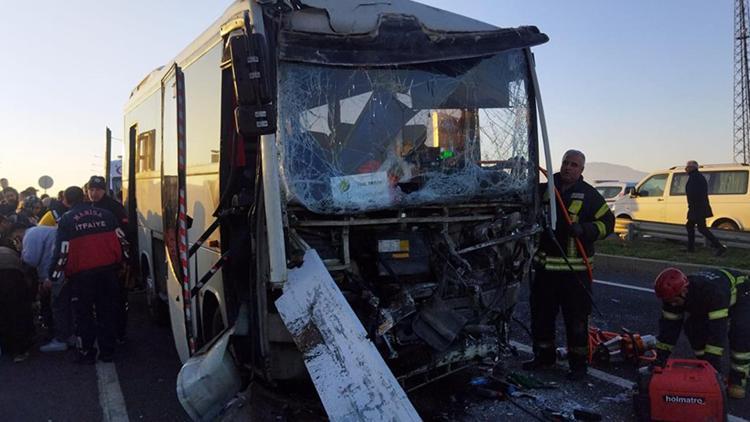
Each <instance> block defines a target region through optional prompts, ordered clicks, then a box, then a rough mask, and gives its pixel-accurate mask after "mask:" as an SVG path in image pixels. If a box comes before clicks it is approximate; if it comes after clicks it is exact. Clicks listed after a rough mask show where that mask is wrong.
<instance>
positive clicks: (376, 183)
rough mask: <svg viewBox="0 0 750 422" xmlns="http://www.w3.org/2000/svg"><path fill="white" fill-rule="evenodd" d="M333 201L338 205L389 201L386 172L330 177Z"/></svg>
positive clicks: (362, 204) (386, 202) (365, 205)
mask: <svg viewBox="0 0 750 422" xmlns="http://www.w3.org/2000/svg"><path fill="white" fill-rule="evenodd" d="M331 192H332V193H333V202H334V203H335V204H336V205H337V206H339V207H367V206H368V205H372V204H379V205H380V204H388V203H390V202H391V189H390V184H389V183H388V173H386V172H384V171H379V172H376V173H364V174H354V175H351V176H340V177H331Z"/></svg>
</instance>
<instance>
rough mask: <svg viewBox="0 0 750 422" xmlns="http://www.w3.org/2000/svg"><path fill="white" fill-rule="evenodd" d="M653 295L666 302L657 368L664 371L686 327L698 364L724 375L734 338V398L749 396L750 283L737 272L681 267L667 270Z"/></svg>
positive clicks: (731, 378) (731, 375) (731, 386)
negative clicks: (724, 363) (726, 353)
mask: <svg viewBox="0 0 750 422" xmlns="http://www.w3.org/2000/svg"><path fill="white" fill-rule="evenodd" d="M654 292H655V293H656V296H657V297H658V298H659V299H661V300H662V301H663V306H662V315H661V319H660V320H659V335H658V337H657V339H658V342H657V344H656V348H657V360H656V364H657V365H659V366H663V365H664V363H665V362H666V360H667V358H668V357H669V355H670V353H671V352H672V348H674V346H675V344H676V343H677V339H678V338H679V336H680V332H681V331H682V328H683V326H684V327H685V334H686V335H687V338H688V340H689V341H690V345H691V346H692V347H693V350H694V351H695V355H696V357H697V358H698V359H704V360H706V361H708V362H709V363H710V364H711V365H713V367H714V368H715V369H716V370H717V371H721V358H722V356H723V355H724V346H725V344H726V341H727V338H729V347H730V349H731V350H730V355H729V360H730V362H731V370H730V371H729V390H728V394H729V397H732V398H736V399H741V398H744V397H745V395H746V394H747V392H746V388H747V376H748V372H750V337H748V333H750V280H749V279H748V277H747V276H746V275H743V274H740V273H738V272H736V271H729V270H720V269H715V270H714V269H712V270H706V271H701V272H699V273H696V274H690V275H687V276H686V275H685V274H684V273H683V272H682V271H680V270H678V269H677V268H667V269H666V270H664V271H662V272H661V273H660V274H659V275H658V276H657V277H656V281H655V282H654Z"/></svg>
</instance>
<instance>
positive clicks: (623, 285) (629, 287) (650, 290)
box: [594, 280, 654, 293]
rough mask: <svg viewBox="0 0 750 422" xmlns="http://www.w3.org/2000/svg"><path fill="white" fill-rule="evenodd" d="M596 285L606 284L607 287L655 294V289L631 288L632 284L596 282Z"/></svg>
mask: <svg viewBox="0 0 750 422" xmlns="http://www.w3.org/2000/svg"><path fill="white" fill-rule="evenodd" d="M594 283H597V284H604V285H607V286H614V287H622V288H624V289H631V290H638V291H640V292H649V293H653V292H654V289H649V288H647V287H638V286H631V285H630V284H621V283H614V282H612V281H604V280H594Z"/></svg>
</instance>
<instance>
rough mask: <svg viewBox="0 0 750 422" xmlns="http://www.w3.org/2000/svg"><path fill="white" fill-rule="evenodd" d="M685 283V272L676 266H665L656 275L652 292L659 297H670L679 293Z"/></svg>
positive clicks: (686, 283) (685, 285)
mask: <svg viewBox="0 0 750 422" xmlns="http://www.w3.org/2000/svg"><path fill="white" fill-rule="evenodd" d="M687 285H688V279H687V276H686V275H685V273H683V272H682V271H680V270H678V269H677V268H667V269H665V270H664V271H662V272H660V273H659V275H658V276H656V280H655V281H654V292H655V293H656V297H658V298H659V299H662V300H664V299H672V298H674V297H677V296H679V295H681V294H682V292H683V290H684V289H685V287H687Z"/></svg>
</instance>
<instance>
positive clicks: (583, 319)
mask: <svg viewBox="0 0 750 422" xmlns="http://www.w3.org/2000/svg"><path fill="white" fill-rule="evenodd" d="M585 163H586V157H585V156H584V155H583V153H582V152H580V151H576V150H570V151H567V152H566V153H565V155H564V156H563V161H562V166H561V167H560V172H559V173H556V174H555V175H554V183H555V188H556V189H557V190H558V191H559V192H560V195H561V197H562V200H563V202H564V203H565V208H566V210H567V212H568V214H569V215H570V219H571V222H572V224H568V223H567V221H566V219H564V218H562V215H563V214H562V213H563V210H562V208H561V206H560V204H559V202H558V203H557V214H558V216H561V218H558V219H557V225H556V227H555V228H554V238H553V237H552V236H551V235H550V233H549V232H548V233H545V234H543V235H542V239H541V244H540V247H539V252H538V253H537V255H536V256H535V257H534V260H535V263H536V269H537V271H536V277H535V279H534V281H533V282H532V284H531V295H530V299H529V302H530V305H531V334H532V337H533V339H532V340H533V344H534V359H533V360H530V361H528V362H525V363H524V364H523V368H524V369H526V370H535V369H540V368H544V367H549V366H552V365H554V364H555V358H556V356H555V320H556V319H557V313H558V311H559V310H560V309H562V314H563V320H564V321H565V333H566V336H567V345H568V362H569V365H570V370H569V372H568V379H570V380H573V381H576V380H580V379H582V378H583V377H584V376H585V375H586V372H587V371H588V353H589V350H588V320H589V315H590V314H591V306H592V305H591V279H590V276H589V274H588V270H587V267H586V264H585V261H584V259H583V257H582V256H581V254H580V253H579V251H578V250H577V246H576V239H578V240H580V241H581V243H582V244H583V248H584V249H585V252H586V255H587V256H588V257H589V259H591V258H592V257H593V255H594V242H595V241H596V240H600V239H604V238H605V237H607V236H608V235H609V234H610V233H612V231H613V229H614V222H615V218H614V215H613V214H612V211H610V209H609V206H608V205H607V203H606V201H605V200H604V198H602V196H601V195H600V194H599V192H597V190H596V189H594V188H593V187H592V186H591V185H589V184H588V183H586V182H584V181H583V177H582V173H583V169H584V165H585ZM543 192H546V187H543ZM545 200H548V198H546V194H545ZM563 253H564V254H565V257H567V262H566V260H565V258H564V257H563ZM569 264H570V265H569Z"/></svg>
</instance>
